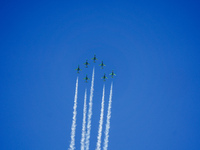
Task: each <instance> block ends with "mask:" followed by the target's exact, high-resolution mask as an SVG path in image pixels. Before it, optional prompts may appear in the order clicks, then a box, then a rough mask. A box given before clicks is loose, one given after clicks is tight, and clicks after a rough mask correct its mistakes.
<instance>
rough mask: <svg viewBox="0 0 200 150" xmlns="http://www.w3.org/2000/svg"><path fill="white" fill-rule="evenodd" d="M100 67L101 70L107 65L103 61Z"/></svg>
mask: <svg viewBox="0 0 200 150" xmlns="http://www.w3.org/2000/svg"><path fill="white" fill-rule="evenodd" d="M99 66H101V69H103V67H104V66H106V65H105V64H104V63H103V61H102V62H101V64H100V65H99Z"/></svg>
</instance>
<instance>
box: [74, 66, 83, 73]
mask: <svg viewBox="0 0 200 150" xmlns="http://www.w3.org/2000/svg"><path fill="white" fill-rule="evenodd" d="M75 70H77V73H79V71H82V70H81V69H80V67H79V65H78V68H76V69H75Z"/></svg>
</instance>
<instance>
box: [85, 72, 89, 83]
mask: <svg viewBox="0 0 200 150" xmlns="http://www.w3.org/2000/svg"><path fill="white" fill-rule="evenodd" d="M84 80H85V82H86V83H87V81H88V80H90V79H89V78H88V76H87V74H86V77H85V78H84Z"/></svg>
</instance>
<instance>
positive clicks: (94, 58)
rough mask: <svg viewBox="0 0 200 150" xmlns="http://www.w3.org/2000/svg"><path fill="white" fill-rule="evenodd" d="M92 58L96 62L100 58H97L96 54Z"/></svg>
mask: <svg viewBox="0 0 200 150" xmlns="http://www.w3.org/2000/svg"><path fill="white" fill-rule="evenodd" d="M92 60H93V61H94V63H95V60H98V59H97V58H96V55H94V57H93V58H92Z"/></svg>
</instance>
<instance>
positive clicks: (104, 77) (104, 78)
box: [101, 73, 108, 81]
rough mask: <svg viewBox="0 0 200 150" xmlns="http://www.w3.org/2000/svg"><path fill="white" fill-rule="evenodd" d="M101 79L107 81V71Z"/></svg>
mask: <svg viewBox="0 0 200 150" xmlns="http://www.w3.org/2000/svg"><path fill="white" fill-rule="evenodd" d="M101 79H103V81H106V79H108V78H107V77H106V74H105V73H104V75H103V77H102V78H101Z"/></svg>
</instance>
